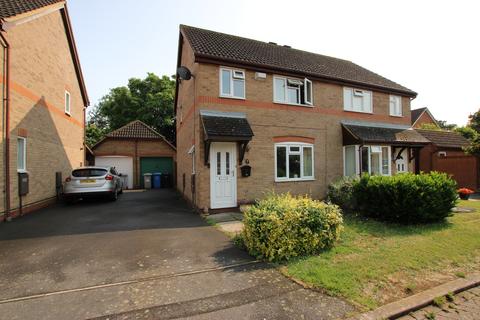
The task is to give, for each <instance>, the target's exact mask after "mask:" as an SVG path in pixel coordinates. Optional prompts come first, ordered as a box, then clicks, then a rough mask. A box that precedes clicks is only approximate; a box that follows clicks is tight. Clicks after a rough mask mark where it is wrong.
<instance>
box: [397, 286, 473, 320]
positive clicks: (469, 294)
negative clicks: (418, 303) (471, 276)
mask: <svg viewBox="0 0 480 320" xmlns="http://www.w3.org/2000/svg"><path fill="white" fill-rule="evenodd" d="M479 318H480V287H475V288H473V289H470V290H467V291H464V292H461V293H459V294H457V295H455V296H454V298H453V300H452V301H448V300H447V301H446V303H445V304H444V305H442V306H441V307H437V306H433V305H432V306H428V307H425V308H423V309H420V310H418V311H415V312H413V313H411V314H409V315H406V316H403V317H401V318H399V320H433V319H435V320H454V319H457V320H460V319H465V320H470V319H471V320H476V319H479Z"/></svg>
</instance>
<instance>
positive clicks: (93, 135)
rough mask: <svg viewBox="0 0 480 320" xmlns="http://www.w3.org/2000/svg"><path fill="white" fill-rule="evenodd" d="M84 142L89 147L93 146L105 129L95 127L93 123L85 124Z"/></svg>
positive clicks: (101, 136) (102, 135) (103, 134)
mask: <svg viewBox="0 0 480 320" xmlns="http://www.w3.org/2000/svg"><path fill="white" fill-rule="evenodd" d="M85 135H86V142H87V145H88V146H89V147H93V146H94V145H95V144H96V143H97V142H98V141H100V140H101V139H102V138H103V137H104V136H105V130H103V129H102V128H99V127H97V125H96V124H95V123H89V124H87V127H86V128H85Z"/></svg>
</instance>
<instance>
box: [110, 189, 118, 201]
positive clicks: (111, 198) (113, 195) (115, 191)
mask: <svg viewBox="0 0 480 320" xmlns="http://www.w3.org/2000/svg"><path fill="white" fill-rule="evenodd" d="M117 199H118V190H117V189H115V190H114V191H113V192H112V195H111V196H110V200H112V201H117Z"/></svg>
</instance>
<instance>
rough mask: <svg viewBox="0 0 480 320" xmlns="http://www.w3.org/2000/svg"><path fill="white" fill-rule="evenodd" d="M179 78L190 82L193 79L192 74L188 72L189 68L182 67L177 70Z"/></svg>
mask: <svg viewBox="0 0 480 320" xmlns="http://www.w3.org/2000/svg"><path fill="white" fill-rule="evenodd" d="M177 74H178V77H179V78H180V79H181V80H190V79H191V78H192V73H191V72H190V70H188V68H187V67H180V68H178V69H177Z"/></svg>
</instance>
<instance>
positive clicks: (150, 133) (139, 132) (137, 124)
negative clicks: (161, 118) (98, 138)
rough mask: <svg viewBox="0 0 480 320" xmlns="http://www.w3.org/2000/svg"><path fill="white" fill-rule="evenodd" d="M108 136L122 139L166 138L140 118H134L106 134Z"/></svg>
mask: <svg viewBox="0 0 480 320" xmlns="http://www.w3.org/2000/svg"><path fill="white" fill-rule="evenodd" d="M106 136H107V137H108V138H122V139H164V137H163V136H162V135H161V134H160V133H158V132H157V131H155V130H154V129H153V128H151V127H149V126H148V125H146V124H145V123H144V122H142V121H140V120H134V121H132V122H130V123H127V124H126V125H124V126H123V127H121V128H118V129H117V130H114V131H112V132H110V133H108V134H107V135H106Z"/></svg>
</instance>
